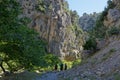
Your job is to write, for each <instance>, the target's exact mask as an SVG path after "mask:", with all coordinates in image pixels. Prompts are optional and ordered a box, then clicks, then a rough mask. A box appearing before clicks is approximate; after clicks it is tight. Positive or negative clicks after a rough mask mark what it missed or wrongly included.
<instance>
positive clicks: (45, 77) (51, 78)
mask: <svg viewBox="0 0 120 80" xmlns="http://www.w3.org/2000/svg"><path fill="white" fill-rule="evenodd" d="M58 73H59V72H47V73H44V74H42V75H41V77H38V78H36V80H58V78H57V75H58Z"/></svg>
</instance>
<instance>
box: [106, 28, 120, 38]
mask: <svg viewBox="0 0 120 80" xmlns="http://www.w3.org/2000/svg"><path fill="white" fill-rule="evenodd" d="M119 33H120V28H118V27H111V28H110V29H109V30H108V34H109V36H112V35H118V34H119Z"/></svg>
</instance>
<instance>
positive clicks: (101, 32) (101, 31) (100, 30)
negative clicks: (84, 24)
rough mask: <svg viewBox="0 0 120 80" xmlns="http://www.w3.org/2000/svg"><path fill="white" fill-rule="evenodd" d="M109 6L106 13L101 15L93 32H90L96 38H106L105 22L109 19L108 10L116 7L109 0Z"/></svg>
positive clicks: (105, 10)
mask: <svg viewBox="0 0 120 80" xmlns="http://www.w3.org/2000/svg"><path fill="white" fill-rule="evenodd" d="M107 3H108V6H107V7H105V9H104V11H103V12H102V13H101V15H100V16H99V18H98V19H97V21H96V25H95V27H94V28H93V30H92V31H91V32H90V35H92V36H94V37H96V38H104V37H105V36H106V31H107V28H106V27H105V26H104V24H103V21H104V20H105V19H107V14H108V10H109V9H112V8H114V7H115V5H114V3H113V2H112V1H111V0H108V2H107Z"/></svg>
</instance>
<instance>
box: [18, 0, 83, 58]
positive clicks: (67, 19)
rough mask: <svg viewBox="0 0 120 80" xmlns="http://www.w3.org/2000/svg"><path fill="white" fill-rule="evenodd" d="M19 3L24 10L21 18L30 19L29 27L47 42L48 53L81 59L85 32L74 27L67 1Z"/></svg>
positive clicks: (35, 0)
mask: <svg viewBox="0 0 120 80" xmlns="http://www.w3.org/2000/svg"><path fill="white" fill-rule="evenodd" d="M18 1H19V2H20V4H21V7H22V10H23V14H22V15H20V17H28V18H30V20H31V22H30V24H28V26H29V27H30V28H34V29H35V30H37V32H39V38H41V39H44V40H46V41H47V43H48V46H47V50H48V52H50V53H54V54H55V55H57V56H58V57H60V58H65V57H66V56H67V58H69V59H75V58H77V57H79V55H80V52H81V50H82V45H83V32H82V30H81V29H78V28H76V27H74V26H73V24H72V20H71V18H72V17H71V15H70V12H69V9H68V4H67V2H66V1H65V0H18ZM73 21H74V20H73ZM78 33H79V34H78Z"/></svg>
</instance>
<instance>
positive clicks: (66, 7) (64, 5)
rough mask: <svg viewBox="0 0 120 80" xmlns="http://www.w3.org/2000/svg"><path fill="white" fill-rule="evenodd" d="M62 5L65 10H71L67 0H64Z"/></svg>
mask: <svg viewBox="0 0 120 80" xmlns="http://www.w3.org/2000/svg"><path fill="white" fill-rule="evenodd" d="M62 7H63V9H64V11H65V12H70V10H69V4H68V2H67V1H64V2H63V5H62Z"/></svg>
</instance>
